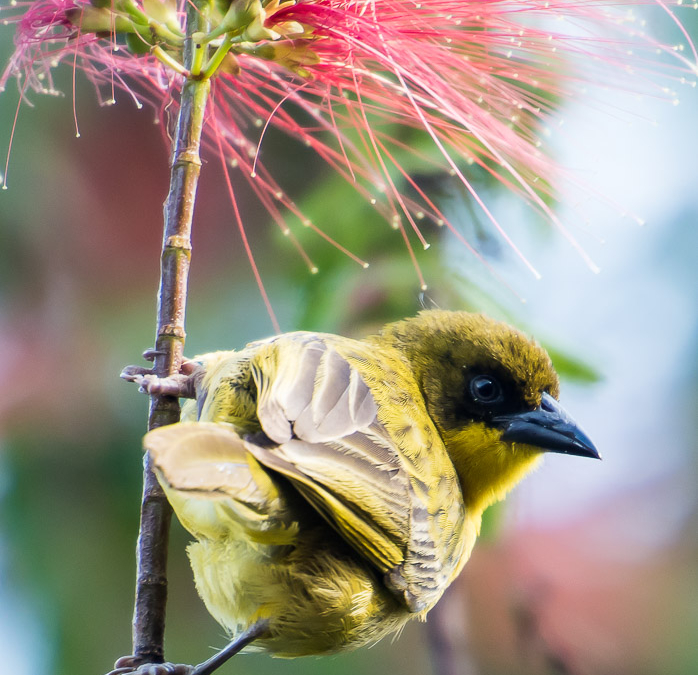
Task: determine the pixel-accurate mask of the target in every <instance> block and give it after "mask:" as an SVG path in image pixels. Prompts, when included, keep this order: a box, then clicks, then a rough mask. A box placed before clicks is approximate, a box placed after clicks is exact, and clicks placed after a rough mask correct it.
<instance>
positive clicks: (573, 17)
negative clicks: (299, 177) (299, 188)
mask: <svg viewBox="0 0 698 675" xmlns="http://www.w3.org/2000/svg"><path fill="white" fill-rule="evenodd" d="M634 4H637V3H631V2H625V1H623V0H620V1H617V2H614V3H608V2H603V1H602V0H528V1H527V2H525V3H522V2H517V1H515V0H481V1H480V2H474V1H466V0H421V1H418V0H298V1H294V0H286V1H282V0H234V1H233V2H232V3H230V4H229V5H224V3H216V5H215V7H217V8H218V9H217V10H214V12H213V15H212V29H211V32H209V33H208V34H207V35H201V36H199V39H201V40H202V41H205V42H207V43H208V44H210V45H211V46H213V47H216V49H217V51H216V56H214V58H213V59H212V60H211V61H210V62H209V63H208V64H202V67H201V73H198V74H200V75H202V76H212V75H214V74H215V78H214V81H213V90H212V98H211V102H210V108H209V121H208V124H207V128H206V134H205V143H206V145H207V146H208V149H209V150H210V151H212V152H213V153H216V154H218V155H219V156H220V158H221V161H222V162H223V163H224V166H226V176H227V175H228V168H227V167H237V169H239V170H240V172H241V175H242V176H244V177H245V179H246V180H247V181H248V182H249V184H250V185H251V186H252V189H253V190H254V191H255V193H256V194H257V196H258V197H259V199H260V200H261V202H262V203H263V204H264V205H265V207H266V208H267V209H268V211H269V213H270V214H271V215H272V217H273V218H274V219H275V221H276V222H277V223H278V224H279V226H280V227H281V228H282V230H283V231H284V233H289V235H290V228H289V225H288V224H287V223H288V222H290V221H289V219H288V216H287V215H286V214H287V212H289V211H290V212H291V213H292V214H294V215H295V216H297V217H298V218H299V219H300V221H301V222H302V223H303V224H304V225H306V226H308V227H311V228H314V229H316V230H317V232H318V233H319V234H320V235H321V236H324V237H325V238H328V239H329V237H327V236H326V235H324V233H322V231H321V230H320V229H319V228H316V226H315V225H314V224H313V223H311V222H310V221H309V220H308V219H307V218H305V216H304V215H303V214H302V213H301V212H300V211H299V209H298V208H297V206H296V205H295V204H294V203H293V202H292V201H291V199H290V198H289V197H288V196H287V195H286V194H285V193H284V191H283V189H282V188H281V187H280V186H279V185H278V184H277V183H276V181H275V180H274V178H273V176H271V175H270V174H269V172H268V171H267V170H266V169H265V168H264V165H263V164H262V162H261V161H260V153H259V150H260V147H261V146H262V144H263V138H264V133H265V131H266V130H267V128H268V127H269V126H273V127H276V128H278V129H281V130H283V131H284V132H286V133H287V134H289V135H291V136H292V137H294V138H296V139H298V140H299V141H300V142H302V143H304V144H306V145H308V146H310V147H312V148H313V149H314V150H315V151H316V152H317V153H318V154H319V155H320V156H321V157H322V158H323V159H324V160H325V161H326V162H327V163H328V164H329V165H330V166H331V167H332V168H333V169H334V170H336V171H338V172H339V173H341V174H342V175H343V176H344V177H345V178H346V179H347V180H348V181H349V182H350V183H351V184H352V185H353V186H354V187H355V189H356V190H357V192H358V193H359V194H360V195H361V196H362V197H364V198H365V199H367V200H369V201H370V203H371V204H373V205H375V208H376V209H378V210H379V211H380V212H381V214H382V215H383V216H384V217H385V219H386V220H388V222H390V223H391V225H392V226H393V227H394V228H395V229H397V230H399V231H400V232H401V233H402V236H403V238H404V240H405V243H406V244H407V246H408V249H409V251H410V255H411V256H412V258H413V260H414V263H415V268H416V269H417V273H418V275H419V279H420V283H421V284H422V285H424V279H423V278H422V275H421V272H420V271H419V267H418V265H417V261H416V257H415V255H414V252H413V250H412V245H411V240H410V235H409V231H410V230H412V231H413V233H414V235H416V237H417V238H418V239H419V241H420V242H421V244H422V245H423V246H424V247H425V248H426V247H427V243H426V241H425V240H424V237H423V236H422V234H421V232H420V229H419V221H420V220H422V219H429V220H431V221H433V222H435V223H437V224H438V225H446V226H447V227H450V228H451V229H453V230H454V232H455V233H456V235H457V236H459V237H460V238H461V240H462V241H463V243H464V244H466V245H467V242H465V240H463V238H462V236H460V235H459V234H458V232H457V231H456V230H455V228H453V227H452V225H451V224H450V223H449V221H448V219H447V218H446V217H445V216H444V214H443V213H442V212H441V211H440V209H439V208H438V206H437V205H436V203H435V202H434V200H433V199H431V198H430V196H429V195H428V194H427V193H425V192H424V191H423V190H422V188H421V187H420V186H419V185H418V184H417V183H416V182H415V180H414V179H413V178H412V176H411V175H410V173H409V171H408V170H407V169H406V168H404V167H403V165H402V164H401V160H400V157H404V155H405V152H406V151H409V148H407V147H405V144H404V142H401V141H400V139H399V138H397V137H396V136H395V126H394V125H396V124H398V125H405V126H408V127H413V128H415V129H418V130H420V131H421V132H422V133H423V134H424V135H425V136H426V137H427V138H428V139H429V140H430V141H431V143H432V144H433V146H434V147H435V148H436V152H431V153H425V152H424V151H422V150H420V149H414V150H413V153H414V155H415V156H417V157H418V158H419V159H420V161H422V162H424V163H425V164H427V165H429V166H432V167H436V168H440V169H443V170H445V171H447V172H449V173H450V174H451V175H455V176H457V177H458V179H459V180H460V181H461V183H462V184H463V186H464V187H465V188H466V189H467V191H468V192H469V193H470V195H471V197H472V199H473V200H474V202H475V203H477V205H478V207H479V208H480V209H481V210H482V213H483V215H484V217H485V218H486V219H489V220H490V221H491V223H492V224H493V225H494V227H496V228H497V230H499V231H500V233H501V234H502V236H504V237H505V239H507V241H509V243H510V244H511V245H512V246H514V244H513V243H512V242H511V241H510V240H509V238H508V236H507V235H506V232H505V231H504V228H502V227H501V226H500V224H499V223H498V222H497V220H496V219H495V217H494V216H493V215H492V213H491V212H490V210H489V209H488V207H487V204H485V202H484V201H483V200H482V199H481V197H480V196H479V195H478V194H477V192H476V190H475V188H474V187H473V185H472V177H471V176H472V174H471V170H470V166H473V165H474V166H476V167H479V169H480V170H481V171H485V172H487V173H488V174H490V175H491V176H493V177H494V178H496V179H497V180H498V181H499V182H500V183H501V184H502V185H503V186H504V187H505V188H506V189H507V190H510V191H512V192H514V193H516V194H517V195H519V196H520V197H521V198H523V199H524V200H525V201H526V202H528V203H529V204H530V206H531V207H532V208H533V209H534V210H536V211H538V212H540V213H542V214H544V216H545V217H546V218H548V219H549V220H550V221H551V222H553V223H555V224H557V225H560V223H559V222H558V221H557V218H556V216H555V214H554V213H553V211H552V210H551V208H550V206H549V203H550V200H551V198H552V197H554V195H555V194H556V190H557V186H558V180H557V178H558V177H559V176H561V175H563V174H564V172H563V171H562V170H561V169H560V167H559V166H557V165H556V163H555V161H554V160H553V159H552V158H551V157H549V156H548V155H546V154H545V153H544V152H543V151H542V149H541V145H542V144H541V140H540V136H541V132H542V129H543V128H544V127H545V125H546V123H547V122H548V121H549V119H550V117H551V115H552V114H553V113H554V109H555V102H556V101H557V100H560V99H561V98H564V97H568V96H573V95H574V94H575V92H576V91H579V89H580V88H581V87H582V86H583V85H584V84H585V82H584V81H582V78H586V79H587V80H592V81H606V82H609V83H611V82H612V83H614V84H615V85H616V86H617V85H618V83H621V84H620V86H625V87H626V88H636V87H638V88H639V87H644V86H646V83H647V82H650V83H651V81H652V76H653V74H655V73H654V72H653V71H654V70H659V69H660V68H664V70H665V73H664V75H665V76H668V77H669V78H672V77H675V78H676V79H679V78H680V77H681V76H682V75H683V74H685V73H686V72H690V71H693V72H695V71H696V66H695V63H694V62H689V60H688V59H687V58H686V57H685V56H684V54H683V53H682V51H681V50H682V49H683V50H685V51H686V53H688V51H692V52H693V57H694V59H695V60H698V58H696V53H695V48H694V47H693V45H692V43H691V41H690V39H689V38H688V35H687V34H686V33H685V31H684V30H683V29H682V28H681V26H680V24H679V23H678V20H676V19H675V18H674V16H673V14H672V13H671V11H670V10H669V9H668V8H667V7H666V5H665V4H664V2H662V0H656V1H655V2H649V3H646V4H655V5H658V6H659V7H660V8H661V9H662V10H663V11H664V12H665V13H666V14H668V15H669V17H670V18H671V19H672V20H674V21H675V23H676V24H677V25H678V26H679V29H680V30H681V31H683V38H682V39H684V41H685V43H686V44H685V46H682V47H681V48H672V47H668V46H664V45H662V44H659V43H657V42H656V41H655V40H654V39H653V38H651V37H650V36H649V35H647V34H645V33H644V29H643V24H642V22H640V20H639V19H637V18H635V17H633V15H632V14H631V7H632V5H634ZM610 5H613V6H612V7H611V6H610ZM221 7H223V9H222V10H221V9H220V8H221ZM16 9H17V10H19V11H20V13H19V14H17V15H15V16H14V17H12V18H11V19H10V20H11V21H13V22H15V23H16V24H17V32H16V36H15V42H16V51H15V54H14V56H13V58H12V60H11V62H10V64H9V65H8V67H7V69H6V70H5V72H4V74H3V75H2V77H1V78H0V87H3V86H4V85H5V84H6V83H7V81H8V79H9V78H10V77H12V76H16V77H17V79H18V84H19V88H20V90H21V92H22V96H23V97H25V98H26V97H28V96H29V93H30V91H36V92H42V93H44V92H46V93H51V92H53V91H54V85H53V81H52V77H51V72H52V69H53V68H54V67H55V66H56V65H58V63H59V62H61V61H68V62H69V63H71V64H73V67H74V68H78V69H80V70H82V71H84V72H85V73H86V74H87V76H88V77H89V78H90V79H91V80H92V82H94V84H95V85H96V87H97V90H98V91H99V92H100V96H101V100H102V102H104V103H111V102H113V100H114V98H115V91H116V90H123V91H125V92H127V93H128V94H129V95H130V96H132V97H133V98H134V100H136V101H137V103H138V104H139V105H140V104H141V101H145V102H148V103H150V104H151V105H154V106H156V107H157V108H158V109H159V110H160V111H161V113H163V114H164V111H165V110H166V109H167V110H172V107H173V106H176V102H177V95H176V91H177V89H178V88H179V86H180V85H181V83H182V81H183V77H184V76H186V75H187V73H186V72H184V69H183V66H182V65H181V50H182V45H183V43H184V27H183V26H184V13H185V10H186V0H163V1H161V0H93V2H92V3H90V2H86V0H34V1H32V2H23V3H22V2H20V3H18V4H17V5H16ZM223 10H225V14H224V12H223ZM631 50H635V52H634V54H632V55H629V52H630V51H631ZM657 50H659V51H665V52H669V53H671V54H672V55H674V56H675V57H676V59H675V61H674V65H673V66H667V65H666V64H665V65H664V66H659V65H658V62H657V61H656V59H655V56H654V53H655V52H656V51H657ZM581 61H584V62H586V64H585V70H584V72H583V74H580V72H575V71H574V70H572V69H571V68H572V66H573V65H574V64H575V63H578V62H581ZM635 66H637V73H636V74H634V75H630V74H628V73H627V71H628V70H629V69H630V68H634V67H635ZM298 111H302V114H300V115H299V114H298ZM420 147H421V146H420ZM230 197H231V199H232V201H233V204H234V203H235V196H234V193H233V189H232V186H231V187H230ZM236 213H237V209H236ZM239 226H240V228H241V231H242V232H243V236H244V231H243V229H242V223H241V222H239ZM563 229H564V228H563ZM567 236H568V237H570V235H567ZM570 239H571V237H570ZM332 243H334V244H335V245H337V246H340V245H339V244H337V243H335V242H332ZM298 248H299V250H300V251H301V254H302V255H303V256H304V257H305V258H306V260H307V261H308V264H309V266H310V268H311V270H313V271H316V270H315V269H314V266H313V264H312V263H311V262H310V260H309V258H307V256H306V254H305V253H304V252H303V251H302V249H300V247H298ZM340 248H341V247H340ZM347 253H348V252H347ZM348 254H349V255H351V256H352V257H354V258H355V259H356V260H357V262H359V263H361V264H363V265H364V266H366V263H364V262H363V261H361V260H359V259H358V258H356V257H355V256H353V254H351V253H348ZM526 264H528V263H526Z"/></svg>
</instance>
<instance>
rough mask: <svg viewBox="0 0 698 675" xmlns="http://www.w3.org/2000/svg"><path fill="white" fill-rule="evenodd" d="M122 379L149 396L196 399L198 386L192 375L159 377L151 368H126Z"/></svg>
mask: <svg viewBox="0 0 698 675" xmlns="http://www.w3.org/2000/svg"><path fill="white" fill-rule="evenodd" d="M121 377H122V378H123V379H124V380H128V381H129V382H135V383H136V384H137V385H138V391H140V392H141V393H143V394H148V395H149V396H174V397H176V398H196V386H195V383H194V380H193V378H192V377H191V375H186V374H184V373H178V374H177V375H170V376H169V377H158V376H157V375H155V374H154V373H153V371H152V370H151V369H149V368H139V367H138V366H126V368H124V369H123V370H122V371H121Z"/></svg>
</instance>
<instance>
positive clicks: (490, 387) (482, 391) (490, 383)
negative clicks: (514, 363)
mask: <svg viewBox="0 0 698 675" xmlns="http://www.w3.org/2000/svg"><path fill="white" fill-rule="evenodd" d="M470 394H471V395H472V397H473V400H474V401H475V403H483V404H491V403H500V402H501V401H502V400H503V394H502V387H501V385H500V384H499V382H497V380H495V379H494V378H493V377H492V376H491V375H476V376H475V377H474V378H473V379H472V380H470Z"/></svg>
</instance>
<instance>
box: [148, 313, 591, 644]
mask: <svg viewBox="0 0 698 675" xmlns="http://www.w3.org/2000/svg"><path fill="white" fill-rule="evenodd" d="M197 362H198V364H199V367H197V368H196V369H195V372H194V373H193V374H192V375H191V378H192V380H193V382H194V384H195V398H194V399H193V400H191V401H189V402H187V403H186V404H185V406H184V409H183V414H182V422H180V423H179V424H175V425H172V426H168V427H163V428H160V429H156V430H155V431H152V432H150V433H149V434H148V435H147V436H146V438H145V447H146V448H147V450H148V451H149V452H150V453H151V455H152V458H153V462H154V465H155V467H156V471H157V473H158V477H159V479H160V482H161V483H162V485H163V487H164V489H165V491H166V494H167V497H168V499H169V500H170V502H171V503H172V506H173V508H174V510H175V512H176V514H177V516H178V517H179V519H180V521H181V522H182V524H183V525H184V526H185V527H186V528H187V529H188V530H189V531H190V532H191V533H192V535H193V536H194V537H195V538H196V541H195V542H194V543H192V544H191V545H190V547H189V557H190V560H191V564H192V568H193V570H194V577H195V580H196V586H197V589H198V591H199V594H200V595H201V597H202V598H203V600H204V602H205V603H206V606H207V608H208V610H209V611H210V612H211V614H212V615H213V616H214V617H215V618H216V620H217V621H219V622H220V623H221V624H222V625H223V626H224V627H225V628H226V629H227V630H229V631H230V633H231V634H232V635H238V634H240V633H241V632H242V631H244V630H245V629H246V628H248V627H249V626H250V625H252V624H253V623H255V622H256V621H257V620H259V619H266V620H268V622H269V623H268V632H267V634H266V635H265V636H263V637H261V638H259V639H258V640H256V641H255V643H254V645H253V647H254V648H257V649H263V650H267V651H270V652H272V653H274V654H275V655H278V656H287V657H290V656H301V655H306V654H322V653H331V652H336V651H340V650H343V649H347V648H352V647H356V646H360V645H363V644H367V643H372V642H375V641H377V640H379V639H380V638H381V637H383V636H384V635H386V634H388V633H391V632H394V631H396V630H398V629H399V628H400V627H401V626H402V625H404V623H405V622H406V621H408V620H409V619H411V618H414V617H420V618H421V617H423V616H424V615H425V614H426V612H427V611H428V610H429V609H430V608H431V607H433V606H434V604H435V603H436V602H437V601H438V599H439V598H440V597H441V595H442V593H443V592H444V590H445V589H446V587H447V586H448V585H449V584H450V583H451V581H453V579H454V578H455V577H456V576H457V574H458V573H459V571H460V569H461V568H462V566H463V565H464V564H465V562H466V560H467V559H468V556H469V555H470V551H471V549H472V547H473V544H474V542H475V538H476V536H477V533H478V531H479V528H480V522H481V516H482V512H483V510H484V509H485V508H486V507H487V506H488V505H489V504H491V503H492V502H494V501H496V500H498V499H501V498H502V497H504V495H505V494H506V492H507V491H508V490H509V489H511V487H512V486H513V485H514V484H515V483H516V482H517V481H518V480H520V479H521V478H522V477H523V476H524V475H525V473H526V472H527V471H529V470H530V469H531V468H532V466H533V465H535V463H536V462H537V461H538V459H539V457H540V455H541V453H542V451H543V450H545V449H551V450H554V451H558V452H567V453H570V454H582V455H590V456H597V455H596V452H595V450H594V449H593V446H592V445H591V443H590V442H589V441H588V439H587V438H586V437H585V436H584V435H583V434H582V433H581V432H580V431H579V429H578V428H577V427H576V426H575V425H574V423H573V422H572V421H571V420H570V419H569V418H568V417H567V416H566V414H565V413H564V411H562V409H561V408H559V406H558V404H557V403H556V402H555V398H556V397H557V394H558V383H557V376H556V374H555V372H554V370H553V368H552V365H551V363H550V360H549V358H548V356H547V355H546V354H545V352H544V350H542V349H541V348H540V347H539V346H538V345H537V344H535V343H534V342H532V341H530V340H529V339H528V338H526V337H525V336H523V335H522V334H521V333H518V332H517V331H515V330H514V329H512V328H510V327H508V326H506V325H504V324H501V323H498V322H495V321H492V320H491V319H488V318H486V317H483V316H481V315H474V314H468V313H465V312H445V311H429V312H422V313H421V314H420V315H419V316H417V317H415V318H413V319H407V320H405V321H401V322H397V323H395V324H389V325H388V326H386V327H385V329H384V330H383V331H382V332H381V333H380V334H379V335H377V336H373V337H370V338H367V339H365V340H351V339H348V338H344V337H339V336H336V335H328V334H319V333H303V332H299V333H289V334H285V335H280V336H277V337H274V338H270V339H268V340H263V341H259V342H255V343H251V344H250V345H248V346H247V347H246V348H245V349H243V350H241V351H237V352H236V351H230V352H216V353H213V354H206V355H204V356H201V357H198V358H197ZM161 382H162V381H161ZM563 427H564V428H563ZM531 441H533V444H532V443H531Z"/></svg>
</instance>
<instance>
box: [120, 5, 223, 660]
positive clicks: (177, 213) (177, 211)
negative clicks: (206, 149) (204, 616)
mask: <svg viewBox="0 0 698 675" xmlns="http://www.w3.org/2000/svg"><path fill="white" fill-rule="evenodd" d="M208 4H209V0H194V2H190V3H189V5H188V10H187V35H188V36H191V35H192V34H193V33H195V32H197V31H205V30H207V25H206V23H207V22H206V15H207V9H208ZM197 48H198V49H205V48H206V47H205V46H201V45H199V46H198V47H195V46H193V43H192V40H191V38H189V39H187V41H186V46H185V53H184V66H185V68H186V69H187V70H188V71H191V64H192V63H193V60H194V58H195V54H194V52H195V50H196V49H197ZM199 58H200V56H199ZM209 89H210V82H209V81H208V80H202V79H193V78H188V79H187V80H186V81H185V83H184V85H183V87H182V92H181V96H180V105H179V113H178V117H177V127H176V132H175V137H174V142H173V146H174V147H173V153H172V165H171V173H170V190H169V193H168V195H167V200H166V201H165V205H164V217H165V224H164V233H163V244H162V258H161V268H160V289H159V292H158V323H157V336H156V343H155V351H154V354H155V363H154V369H153V371H154V373H155V375H158V376H159V377H167V376H170V375H173V374H175V373H177V372H178V371H179V367H180V364H181V362H182V353H183V349H184V338H185V333H184V316H185V308H186V298H187V281H188V276H189V263H190V258H191V227H192V217H193V212H194V201H195V198H196V188H197V184H198V180H199V173H200V170H201V159H200V155H199V148H200V141H201V131H202V127H203V122H204V113H205V110H206V102H207V99H208V93H209ZM179 412H180V410H179V401H178V400H177V398H176V397H174V396H153V397H152V398H151V402H150V414H149V418H148V429H154V428H156V427H160V426H163V425H166V424H172V423H174V422H176V421H177V420H178V419H179ZM171 517H172V509H171V507H170V505H169V503H168V502H167V499H166V498H165V495H164V494H163V492H162V489H161V488H160V485H159V484H158V482H157V479H156V478H155V476H154V474H153V472H152V470H151V466H150V461H149V458H148V456H147V455H146V458H145V466H144V477H143V499H142V502H141V522H140V530H139V535H138V546H137V549H136V557H137V580H136V602H135V608H134V615H133V654H134V657H135V658H134V661H135V662H136V663H162V662H163V661H164V649H163V639H164V632H165V603H166V601H167V576H166V569H167V544H168V535H169V529H170V520H171Z"/></svg>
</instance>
